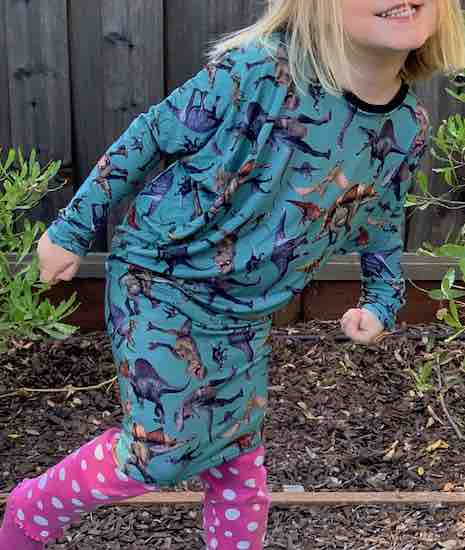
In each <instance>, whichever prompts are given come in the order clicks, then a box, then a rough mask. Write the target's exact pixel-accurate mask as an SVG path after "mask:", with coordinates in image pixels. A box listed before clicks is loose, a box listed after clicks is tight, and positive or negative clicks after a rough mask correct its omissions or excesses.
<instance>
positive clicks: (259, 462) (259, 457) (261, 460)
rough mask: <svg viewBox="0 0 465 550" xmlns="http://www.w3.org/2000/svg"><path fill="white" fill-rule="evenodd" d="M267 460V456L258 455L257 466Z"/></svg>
mask: <svg viewBox="0 0 465 550" xmlns="http://www.w3.org/2000/svg"><path fill="white" fill-rule="evenodd" d="M264 462H265V458H264V457H263V455H260V456H257V458H256V459H255V466H263V463H264Z"/></svg>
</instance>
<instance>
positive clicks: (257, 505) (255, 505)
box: [252, 504, 261, 512]
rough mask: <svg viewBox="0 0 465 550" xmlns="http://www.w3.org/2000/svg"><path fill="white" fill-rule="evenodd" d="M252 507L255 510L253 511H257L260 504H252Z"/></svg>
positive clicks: (259, 508)
mask: <svg viewBox="0 0 465 550" xmlns="http://www.w3.org/2000/svg"><path fill="white" fill-rule="evenodd" d="M252 508H253V509H254V510H255V512H259V511H260V510H261V506H260V504H254V505H253V506H252Z"/></svg>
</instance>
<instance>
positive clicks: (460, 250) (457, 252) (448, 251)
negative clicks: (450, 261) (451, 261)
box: [434, 244, 465, 259]
mask: <svg viewBox="0 0 465 550" xmlns="http://www.w3.org/2000/svg"><path fill="white" fill-rule="evenodd" d="M434 252H435V254H436V255H437V256H447V257H449V258H464V259H465V246H464V245H459V244H443V245H442V246H439V247H438V248H436V249H435V251H434Z"/></svg>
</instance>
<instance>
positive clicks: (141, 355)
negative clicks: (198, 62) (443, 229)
mask: <svg viewBox="0 0 465 550" xmlns="http://www.w3.org/2000/svg"><path fill="white" fill-rule="evenodd" d="M286 52H287V49H286V37H285V35H284V34H282V33H276V34H274V35H273V36H272V37H271V38H270V39H269V40H268V41H267V42H266V43H261V42H260V43H259V42H253V43H251V44H249V45H248V46H246V47H243V48H237V49H234V50H230V51H228V52H226V53H225V54H223V55H222V56H221V58H219V59H217V60H215V61H214V62H210V63H208V64H207V65H206V66H205V67H204V68H203V69H202V70H201V71H200V72H199V73H198V74H197V75H195V76H194V77H193V78H191V79H190V80H188V81H187V82H186V83H185V84H184V85H182V86H181V87H179V88H178V89H176V90H175V91H174V92H173V93H171V94H170V95H169V96H168V97H167V98H166V99H165V100H164V101H162V102H161V103H159V104H157V105H154V106H152V107H150V109H149V110H148V111H147V112H146V113H142V114H140V115H139V116H137V117H136V118H135V119H134V120H133V121H132V123H131V124H130V126H129V127H128V129H127V130H126V131H125V132H124V133H123V134H122V136H121V137H120V138H119V139H118V140H117V141H115V143H113V144H112V145H111V146H110V147H109V148H108V150H107V151H106V152H105V153H104V154H103V156H102V157H101V158H100V160H99V161H98V162H97V164H96V166H95V167H94V168H93V170H92V172H91V173H90V175H89V176H88V178H87V179H86V180H85V181H84V183H83V185H82V186H81V187H80V188H79V190H78V191H77V193H76V194H75V196H74V197H73V199H72V200H71V202H70V203H69V204H68V206H67V207H66V208H64V209H62V210H61V211H60V212H59V215H58V216H57V218H56V220H55V221H54V222H53V224H52V225H51V226H50V227H49V229H48V234H49V237H50V239H51V241H52V242H53V243H55V244H57V245H60V246H62V247H63V248H65V249H67V250H69V251H72V252H74V253H76V254H78V255H80V256H84V255H85V254H86V253H87V252H88V251H89V249H90V246H91V244H92V241H93V239H94V238H95V234H96V232H97V231H98V230H99V229H102V228H103V227H104V224H105V220H106V216H107V214H108V212H109V210H110V209H111V208H112V206H113V205H115V204H117V203H118V202H119V201H120V200H121V199H123V198H125V197H128V196H133V195H134V196H133V200H132V203H131V205H130V207H129V209H128V211H127V214H126V216H125V218H124V220H123V221H122V223H121V224H120V225H119V226H118V227H117V229H116V232H115V234H114V237H113V240H112V245H111V250H110V253H109V256H108V259H107V261H106V274H107V278H106V297H105V315H106V324H107V331H108V334H109V336H110V338H111V341H112V348H113V353H114V358H115V362H116V365H117V369H118V380H119V387H120V396H121V403H122V408H123V412H124V420H123V426H122V432H121V437H120V439H119V442H118V445H117V449H116V451H117V457H118V460H119V462H120V464H121V465H122V467H124V469H125V471H126V473H127V474H128V475H130V476H132V477H133V478H135V479H138V480H141V481H145V482H148V483H156V484H157V485H158V486H163V485H165V486H169V485H174V484H176V483H178V482H180V481H182V480H185V479H188V478H190V477H192V476H194V475H198V474H199V473H200V472H202V471H203V470H205V469H207V468H210V467H214V466H216V465H219V464H221V463H223V462H225V461H227V460H231V459H233V458H235V457H236V456H238V455H239V454H241V453H242V452H245V451H251V450H253V449H255V448H257V447H258V446H260V445H261V444H262V443H263V426H264V419H265V416H266V412H267V398H268V393H267V385H268V378H267V376H268V359H269V355H270V351H271V348H270V345H269V341H268V338H269V332H270V327H271V314H272V313H273V312H275V311H276V310H278V309H279V308H281V307H283V306H284V305H286V304H287V303H288V302H290V301H291V300H292V298H293V297H294V296H296V295H298V294H299V293H301V292H302V290H303V289H304V287H305V285H307V283H309V282H310V281H311V279H312V278H313V277H314V275H315V273H317V272H318V270H319V269H321V267H322V266H323V265H324V264H325V262H327V260H328V259H329V258H330V257H331V255H332V254H346V253H351V252H358V253H359V254H360V258H361V296H360V300H359V303H358V307H364V308H366V309H368V310H370V311H371V312H373V313H374V314H375V315H377V317H378V318H379V319H380V321H381V322H382V323H383V325H384V326H385V328H386V329H391V328H392V327H393V326H394V325H395V320H396V314H397V311H398V310H399V308H400V307H402V306H403V305H404V304H405V281H404V278H403V275H402V269H401V266H400V257H401V254H402V251H403V238H402V233H401V230H402V223H403V220H404V217H405V216H404V206H403V204H404V199H405V195H406V193H407V191H408V190H409V188H410V186H411V184H412V181H413V180H412V174H413V173H414V171H415V169H416V167H417V166H418V163H419V161H420V159H421V157H422V155H423V154H424V152H425V150H426V148H427V144H428V139H429V135H430V124H429V120H428V114H427V112H426V110H425V108H424V107H423V106H422V105H421V104H420V102H419V101H418V98H417V97H416V96H415V95H414V94H413V93H412V91H411V90H410V88H409V85H408V84H407V83H406V82H405V81H403V82H402V86H401V87H400V89H399V91H398V92H397V94H396V95H395V97H393V98H392V100H391V101H390V102H389V103H387V104H385V105H372V104H369V103H366V102H364V101H362V100H361V99H360V98H358V97H357V96H355V95H354V94H352V93H351V92H349V91H346V92H345V93H344V94H342V95H332V94H329V93H328V92H326V91H325V90H324V88H322V86H321V85H320V83H319V82H318V80H317V79H316V78H312V79H311V80H310V82H309V83H308V84H307V89H306V90H305V93H303V92H302V91H301V90H300V89H299V88H297V86H296V85H295V83H294V82H293V81H292V78H291V76H290V71H289V64H288V59H287V54H286ZM172 155H175V156H176V157H177V160H175V161H174V162H173V157H172ZM165 159H167V160H170V159H171V164H169V166H168V167H167V168H166V169H165V170H164V171H162V172H161V173H158V174H157V175H156V176H154V175H153V172H154V171H155V170H156V169H157V167H158V166H159V164H160V163H161V161H162V160H165ZM136 187H137V188H138V189H139V190H138V191H137V192H135V189H136Z"/></svg>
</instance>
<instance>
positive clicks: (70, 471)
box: [0, 428, 270, 550]
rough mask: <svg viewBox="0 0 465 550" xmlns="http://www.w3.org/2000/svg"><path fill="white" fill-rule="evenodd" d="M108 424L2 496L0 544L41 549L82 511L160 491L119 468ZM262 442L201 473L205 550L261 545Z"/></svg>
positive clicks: (265, 504)
mask: <svg viewBox="0 0 465 550" xmlns="http://www.w3.org/2000/svg"><path fill="white" fill-rule="evenodd" d="M118 434H119V430H118V429H116V428H112V429H111V430H107V431H106V432H104V433H103V434H101V435H100V436H98V437H97V438H95V439H93V440H92V441H90V442H88V443H87V444H85V445H84V446H83V447H81V448H80V449H78V450H77V451H75V452H74V453H72V454H71V455H69V456H67V457H66V458H65V459H63V460H62V461H61V462H60V463H58V464H57V465H56V466H54V467H53V468H50V469H49V470H48V471H46V472H45V473H43V474H42V475H41V476H39V477H37V478H33V479H29V478H26V479H25V480H23V481H22V483H20V484H19V485H18V486H17V487H16V488H15V489H14V490H13V491H12V494H11V497H10V498H9V499H8V504H7V510H6V513H5V518H4V523H3V526H2V529H1V530H0V550H11V548H13V547H14V548H15V550H36V549H37V550H39V549H42V548H44V544H45V543H46V542H50V541H52V540H56V539H57V538H59V537H61V536H62V534H63V528H64V527H65V526H66V525H69V524H70V523H76V522H78V521H79V517H80V514H82V513H84V512H88V511H91V510H95V509H96V508H98V507H99V506H102V505H108V504H111V503H112V502H115V501H121V500H124V499H125V498H130V497H134V496H138V495H141V494H144V493H148V492H151V491H156V490H159V489H158V488H157V487H155V486H150V485H147V484H144V483H142V482H140V481H136V480H133V479H131V478H129V477H128V476H127V475H126V474H124V473H123V472H122V471H121V470H120V469H119V467H118V464H117V462H116V458H115V453H114V449H115V444H116V441H117V438H118ZM263 460H264V449H263V446H261V447H259V448H257V449H255V450H253V451H252V452H248V453H243V454H242V455H239V456H238V457H237V458H234V459H232V460H230V461H228V462H225V463H223V464H221V465H220V466H218V467H217V468H210V469H209V470H207V471H205V472H202V473H201V474H200V478H201V480H202V482H203V484H204V487H205V500H204V508H203V512H204V515H203V527H204V530H205V536H204V540H205V543H206V545H207V548H208V549H215V548H218V549H219V550H233V549H234V550H260V549H261V548H262V547H263V541H264V538H265V534H266V527H267V520H268V509H269V505H270V496H269V493H268V491H267V484H266V468H265V466H264V465H263Z"/></svg>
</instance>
